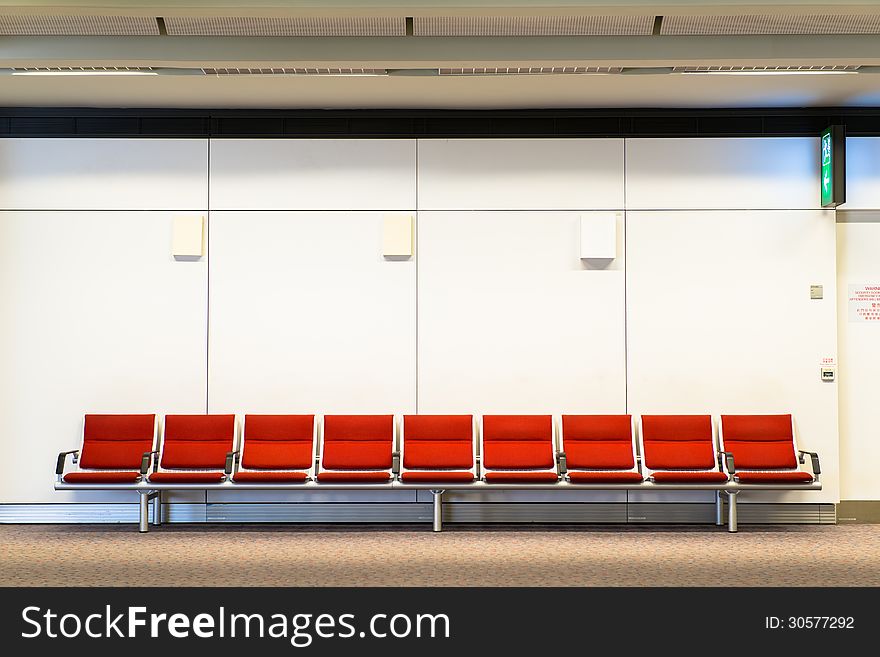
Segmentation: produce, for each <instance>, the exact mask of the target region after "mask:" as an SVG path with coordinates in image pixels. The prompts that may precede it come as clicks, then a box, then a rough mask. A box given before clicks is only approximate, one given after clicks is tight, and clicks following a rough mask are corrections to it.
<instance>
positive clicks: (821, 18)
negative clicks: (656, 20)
mask: <svg viewBox="0 0 880 657" xmlns="http://www.w3.org/2000/svg"><path fill="white" fill-rule="evenodd" d="M660 34H663V35H670V36H688V35H716V34H718V35H721V34H729V35H744V34H880V14H873V15H858V14H852V15H844V14H824V15H821V14H820V15H814V16H786V15H770V14H767V15H753V16H665V17H664V18H663V24H662V26H661V28H660Z"/></svg>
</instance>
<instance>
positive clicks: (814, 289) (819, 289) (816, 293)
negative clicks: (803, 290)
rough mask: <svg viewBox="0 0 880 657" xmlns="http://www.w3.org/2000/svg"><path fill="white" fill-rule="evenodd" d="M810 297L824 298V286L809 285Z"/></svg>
mask: <svg viewBox="0 0 880 657" xmlns="http://www.w3.org/2000/svg"><path fill="white" fill-rule="evenodd" d="M810 298H811V299H823V298H825V288H824V287H823V286H821V285H811V286H810Z"/></svg>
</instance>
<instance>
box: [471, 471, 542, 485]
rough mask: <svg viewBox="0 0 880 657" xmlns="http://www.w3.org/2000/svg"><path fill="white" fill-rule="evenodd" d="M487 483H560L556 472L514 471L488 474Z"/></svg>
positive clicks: (486, 476)
mask: <svg viewBox="0 0 880 657" xmlns="http://www.w3.org/2000/svg"><path fill="white" fill-rule="evenodd" d="M485 478H486V481H489V482H492V481H506V482H510V483H514V482H521V483H539V482H550V483H552V482H555V481H559V475H557V474H556V473H555V472H516V471H512V470H495V471H493V472H487V473H486V475H485Z"/></svg>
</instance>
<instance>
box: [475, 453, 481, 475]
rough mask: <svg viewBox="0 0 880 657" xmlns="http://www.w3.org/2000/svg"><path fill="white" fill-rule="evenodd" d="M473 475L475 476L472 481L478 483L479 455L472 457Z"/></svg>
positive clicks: (479, 473)
mask: <svg viewBox="0 0 880 657" xmlns="http://www.w3.org/2000/svg"><path fill="white" fill-rule="evenodd" d="M474 475H475V476H474V479H476V480H477V481H479V480H480V475H481V472H480V455H479V454H477V455H476V456H474Z"/></svg>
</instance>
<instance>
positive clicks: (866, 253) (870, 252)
mask: <svg viewBox="0 0 880 657" xmlns="http://www.w3.org/2000/svg"><path fill="white" fill-rule="evenodd" d="M846 166H847V190H846V196H847V201H846V203H845V204H844V205H843V206H841V208H840V210H838V212H837V215H838V222H839V223H838V224H837V271H838V312H837V318H838V339H839V345H840V372H839V374H840V464H841V498H842V499H846V500H878V499H880V479H878V477H877V475H876V471H875V467H874V464H875V463H877V462H878V459H880V442H878V441H877V427H876V415H877V413H876V407H877V398H878V396H877V390H878V387H877V372H878V371H880V323H866V322H860V321H851V319H850V309H849V288H850V286H851V285H856V286H862V285H880V257H878V253H880V139H878V138H876V137H871V138H853V137H850V138H848V139H847V140H846Z"/></svg>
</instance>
